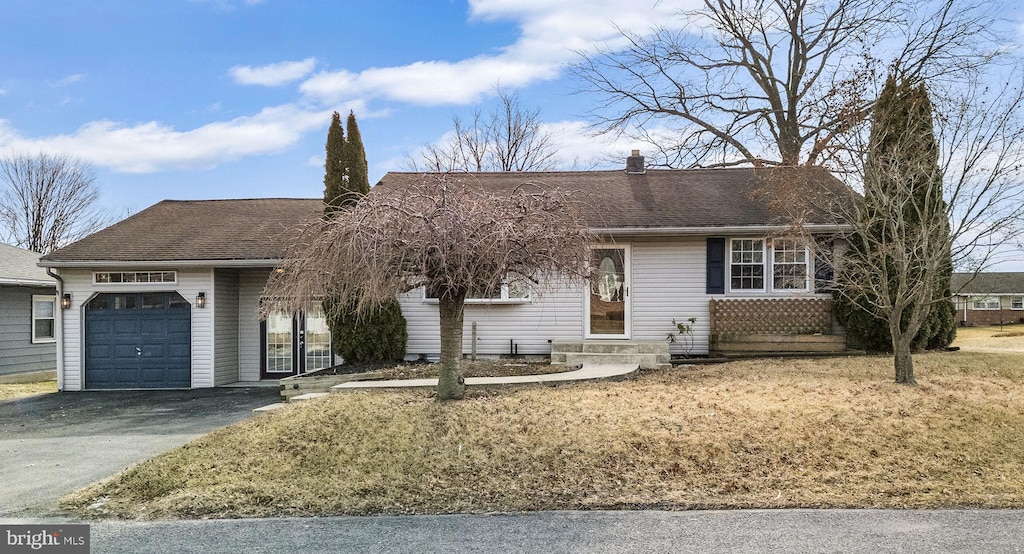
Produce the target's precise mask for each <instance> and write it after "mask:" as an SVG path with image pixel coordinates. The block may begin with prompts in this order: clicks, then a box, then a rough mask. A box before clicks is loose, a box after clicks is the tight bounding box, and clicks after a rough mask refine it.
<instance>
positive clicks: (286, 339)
mask: <svg viewBox="0 0 1024 554" xmlns="http://www.w3.org/2000/svg"><path fill="white" fill-rule="evenodd" d="M293 341H294V327H293V325H292V316H291V315H286V314H282V313H278V312H275V313H272V314H270V316H268V317H267V352H266V354H267V373H292V372H293V371H294V367H295V365H294V358H293Z"/></svg>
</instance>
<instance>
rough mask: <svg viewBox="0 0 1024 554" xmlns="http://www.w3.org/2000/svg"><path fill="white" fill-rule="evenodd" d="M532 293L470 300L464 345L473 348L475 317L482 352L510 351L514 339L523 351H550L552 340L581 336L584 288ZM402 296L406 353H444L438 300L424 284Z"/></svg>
mask: <svg viewBox="0 0 1024 554" xmlns="http://www.w3.org/2000/svg"><path fill="white" fill-rule="evenodd" d="M550 289H553V290H550ZM533 297H534V298H533V300H532V301H531V302H526V303H514V304H467V305H466V311H465V334H464V335H463V350H464V351H465V352H466V353H467V354H468V353H469V352H470V348H471V340H472V338H471V336H472V332H471V328H472V322H474V321H475V322H476V324H477V337H478V340H477V353H478V354H480V355H490V356H494V355H500V354H508V353H509V350H510V348H511V346H510V342H509V341H512V343H514V344H516V345H517V346H518V352H519V353H520V354H538V355H545V356H546V355H548V354H550V353H551V344H550V343H549V342H548V341H549V340H558V339H578V338H580V337H582V336H583V290H582V287H572V288H567V287H564V286H562V287H545V288H543V289H541V290H540V292H539V293H533ZM398 300H399V303H400V304H401V306H402V314H403V315H404V316H405V319H406V322H407V323H406V326H407V328H408V330H409V342H408V346H407V347H406V352H407V355H408V356H409V357H413V358H415V357H417V356H419V355H426V356H437V355H438V354H439V353H440V352H441V336H440V318H439V317H438V312H437V301H430V300H425V299H424V294H423V289H422V288H421V289H416V290H413V291H410V292H408V293H405V294H403V295H400V296H399V297H398Z"/></svg>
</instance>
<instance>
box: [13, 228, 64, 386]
mask: <svg viewBox="0 0 1024 554" xmlns="http://www.w3.org/2000/svg"><path fill="white" fill-rule="evenodd" d="M39 256H40V255H39V254H38V253H36V252H31V251H28V250H22V249H21V248H17V247H14V246H10V245H8V244H0V375H11V374H14V373H29V372H35V371H53V370H54V369H56V367H57V335H56V329H57V328H56V326H55V318H56V316H57V312H58V307H57V281H56V280H55V279H54V278H53V277H50V276H49V275H47V274H46V271H45V270H44V269H42V268H40V267H39V266H38V265H37V264H38V263H39Z"/></svg>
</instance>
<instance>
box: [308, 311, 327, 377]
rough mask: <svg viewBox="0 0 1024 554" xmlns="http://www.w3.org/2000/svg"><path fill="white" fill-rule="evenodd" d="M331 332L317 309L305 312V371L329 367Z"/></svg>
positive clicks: (324, 318)
mask: <svg viewBox="0 0 1024 554" xmlns="http://www.w3.org/2000/svg"><path fill="white" fill-rule="evenodd" d="M331 365H332V364H331V330H330V329H329V328H328V327H327V318H326V317H324V314H323V312H321V311H320V309H319V308H315V309H312V310H310V311H308V312H306V371H316V370H318V369H323V368H325V367H331Z"/></svg>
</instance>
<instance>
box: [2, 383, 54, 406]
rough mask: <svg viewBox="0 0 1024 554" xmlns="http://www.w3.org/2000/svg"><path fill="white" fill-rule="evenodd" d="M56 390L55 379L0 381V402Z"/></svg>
mask: <svg viewBox="0 0 1024 554" xmlns="http://www.w3.org/2000/svg"><path fill="white" fill-rule="evenodd" d="M51 392H57V381H40V382H38V383H0V402H7V401H8V400H15V399H17V398H24V397H26V396H35V395H37V394H47V393H51Z"/></svg>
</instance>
